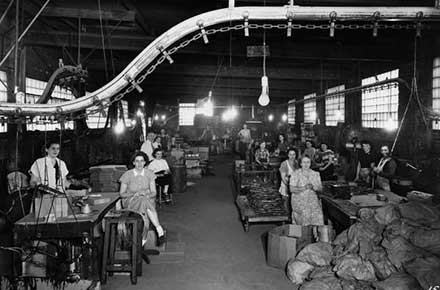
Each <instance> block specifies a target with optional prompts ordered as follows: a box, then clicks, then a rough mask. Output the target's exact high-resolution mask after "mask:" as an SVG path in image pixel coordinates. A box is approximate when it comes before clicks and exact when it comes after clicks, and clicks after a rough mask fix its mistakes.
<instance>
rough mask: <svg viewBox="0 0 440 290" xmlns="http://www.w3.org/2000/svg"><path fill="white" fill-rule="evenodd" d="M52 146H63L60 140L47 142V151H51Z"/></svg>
mask: <svg viewBox="0 0 440 290" xmlns="http://www.w3.org/2000/svg"><path fill="white" fill-rule="evenodd" d="M52 145H61V143H60V141H59V140H56V139H53V140H49V141H48V142H46V146H45V147H46V149H49V148H50V146H52Z"/></svg>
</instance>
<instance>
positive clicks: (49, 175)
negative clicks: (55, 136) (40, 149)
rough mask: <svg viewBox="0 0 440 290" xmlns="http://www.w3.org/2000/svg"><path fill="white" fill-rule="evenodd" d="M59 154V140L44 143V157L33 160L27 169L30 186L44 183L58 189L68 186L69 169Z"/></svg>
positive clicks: (62, 189)
mask: <svg viewBox="0 0 440 290" xmlns="http://www.w3.org/2000/svg"><path fill="white" fill-rule="evenodd" d="M59 154H60V142H58V141H50V142H48V143H47V144H46V157H43V158H39V159H37V160H35V162H34V163H33V164H32V166H31V169H30V170H29V174H30V175H31V181H30V184H31V186H37V185H45V186H48V187H50V188H53V189H56V190H59V191H64V190H65V189H66V188H68V187H69V185H70V184H69V183H68V182H67V179H66V176H67V174H68V173H69V171H68V170H67V166H66V163H64V161H63V160H61V159H59V158H58V155H59Z"/></svg>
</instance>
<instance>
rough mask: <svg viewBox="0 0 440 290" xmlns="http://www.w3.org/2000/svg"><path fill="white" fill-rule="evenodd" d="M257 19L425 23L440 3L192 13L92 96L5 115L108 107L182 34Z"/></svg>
mask: <svg viewBox="0 0 440 290" xmlns="http://www.w3.org/2000/svg"><path fill="white" fill-rule="evenodd" d="M257 21H258V22H260V21H271V22H275V21H279V22H283V23H285V24H286V27H289V25H287V23H288V22H293V23H295V22H325V23H327V24H328V26H329V28H330V29H334V28H335V26H336V25H337V24H338V23H358V22H359V23H365V22H367V23H368V22H369V23H387V22H388V23H392V24H395V23H397V22H407V23H408V22H411V23H415V24H416V25H417V26H418V27H421V26H422V24H424V23H428V22H440V9H438V8H435V7H310V6H307V7H306V6H296V5H287V6H283V7H253V6H252V7H231V8H224V9H218V10H214V11H209V12H206V13H202V14H199V15H197V16H194V17H191V18H189V19H187V20H185V21H183V22H181V23H179V24H177V25H176V26H174V27H172V28H170V29H169V30H168V31H166V32H165V33H163V34H162V35H161V36H159V37H158V38H157V39H155V40H154V41H153V42H151V43H150V44H149V45H148V46H147V47H146V48H145V49H144V50H143V51H142V52H141V53H140V54H139V55H138V56H137V57H136V58H135V59H134V60H133V61H132V62H131V63H130V64H129V65H128V66H127V67H126V68H125V69H124V70H123V71H122V72H121V73H120V74H119V75H117V76H116V77H115V78H114V79H113V80H111V81H110V82H108V83H107V84H106V85H104V86H103V87H101V88H99V89H98V90H96V91H94V92H92V93H91V94H88V95H87V96H84V97H81V98H78V99H75V100H71V101H67V102H64V103H61V104H19V105H18V104H15V103H0V115H5V116H15V117H20V116H36V115H39V116H44V115H51V116H67V115H69V114H71V113H74V112H78V111H82V110H85V109H86V108H89V107H93V106H94V107H101V108H102V107H103V106H104V107H106V106H108V105H109V104H110V103H111V102H112V101H113V100H114V99H115V98H114V96H117V95H119V97H123V96H124V95H125V94H127V93H129V92H131V91H132V90H133V89H137V90H139V91H141V88H140V86H139V84H140V83H141V82H142V80H143V79H145V77H146V75H145V74H144V75H141V73H142V72H143V71H144V70H146V69H147V68H149V67H150V68H151V65H153V66H154V65H156V66H157V65H158V64H160V63H161V62H162V61H164V60H165V59H168V61H169V62H170V63H171V62H172V58H171V56H170V54H171V53H169V51H168V50H167V49H168V48H170V47H171V46H172V45H173V44H174V43H176V42H178V41H179V40H180V39H183V38H185V37H187V36H188V35H190V34H192V33H198V38H202V39H203V40H204V41H205V42H207V41H206V40H207V37H208V36H209V35H208V34H209V33H207V31H208V30H207V28H209V27H213V26H216V25H219V24H222V23H227V24H229V23H231V22H234V23H236V22H240V23H242V24H243V25H242V26H240V28H241V29H244V30H245V29H246V27H249V26H250V22H257ZM246 24H247V26H246ZM263 28H264V27H263ZM336 29H337V27H336ZM225 31H229V30H225ZM220 32H222V31H220ZM333 32H334V31H333ZM330 34H332V33H330ZM175 51H176V50H174V52H175ZM158 58H159V59H161V58H162V59H161V62H159V63H158V62H156V63H154V61H155V60H156V59H158ZM153 70H154V68H153ZM153 70H151V71H150V73H151V72H152V71H153ZM139 76H141V78H139ZM142 77H143V78H142ZM124 89H125V90H124ZM123 90H124V91H123ZM121 91H122V93H121ZM112 97H113V98H112ZM111 98H112V100H111Z"/></svg>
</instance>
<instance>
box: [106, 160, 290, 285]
mask: <svg viewBox="0 0 440 290" xmlns="http://www.w3.org/2000/svg"><path fill="white" fill-rule="evenodd" d="M231 162H232V159H231V158H230V157H219V158H218V161H217V162H216V164H215V166H214V167H215V173H216V176H209V177H203V179H199V180H195V182H196V184H195V185H194V186H191V187H189V188H188V190H187V192H185V193H182V194H179V195H176V196H175V201H176V204H175V205H174V206H171V207H164V208H162V209H161V210H160V213H159V216H160V219H161V222H162V223H163V225H164V226H165V227H166V229H167V231H168V233H169V243H168V244H167V245H166V247H165V249H164V250H165V251H164V253H163V255H162V257H160V256H157V257H152V258H151V264H149V265H147V264H145V263H144V265H143V276H142V277H139V278H138V284H137V285H131V284H130V278H129V277H128V276H113V277H109V279H108V281H107V284H106V285H104V286H103V289H120V290H130V289H148V290H156V289H157V290H159V289H160V290H164V289H166V290H167V289H179V290H180V289H181V290H185V289H187V290H198V289H200V290H211V289H212V290H220V289H222V290H223V289H224V290H233V289H237V290H238V289H240V290H247V289H249V290H274V289H276V290H284V289H285V290H292V289H294V287H293V285H292V284H291V282H290V281H289V280H288V279H287V278H286V276H285V274H284V273H283V271H281V270H278V269H275V268H271V267H269V266H267V265H266V257H265V233H267V231H268V230H270V229H271V228H272V227H273V226H274V225H270V224H269V225H268V224H263V225H252V226H251V227H250V231H249V232H247V233H245V232H244V231H243V227H242V224H241V221H240V218H239V215H238V210H237V208H236V206H235V204H234V194H233V187H232V183H231V179H230V174H231V172H230V171H231Z"/></svg>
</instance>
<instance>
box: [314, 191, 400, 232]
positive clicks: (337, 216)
mask: <svg viewBox="0 0 440 290" xmlns="http://www.w3.org/2000/svg"><path fill="white" fill-rule="evenodd" d="M374 192H375V193H374V194H369V195H356V196H353V197H352V198H351V199H336V198H332V197H331V196H330V195H328V194H326V193H325V192H323V193H321V194H320V198H321V201H322V208H323V211H324V217H325V219H326V220H331V221H332V223H333V227H334V228H335V229H336V231H337V232H341V231H342V230H344V229H347V228H348V227H350V226H351V225H352V224H354V223H355V222H356V221H357V213H358V211H359V210H360V209H361V208H378V207H381V206H385V205H387V204H398V203H400V202H402V201H403V200H405V198H403V197H401V196H398V195H397V194H395V193H393V192H391V191H385V190H380V189H375V190H374ZM376 194H383V195H384V196H385V197H386V198H387V201H377V200H376Z"/></svg>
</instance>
